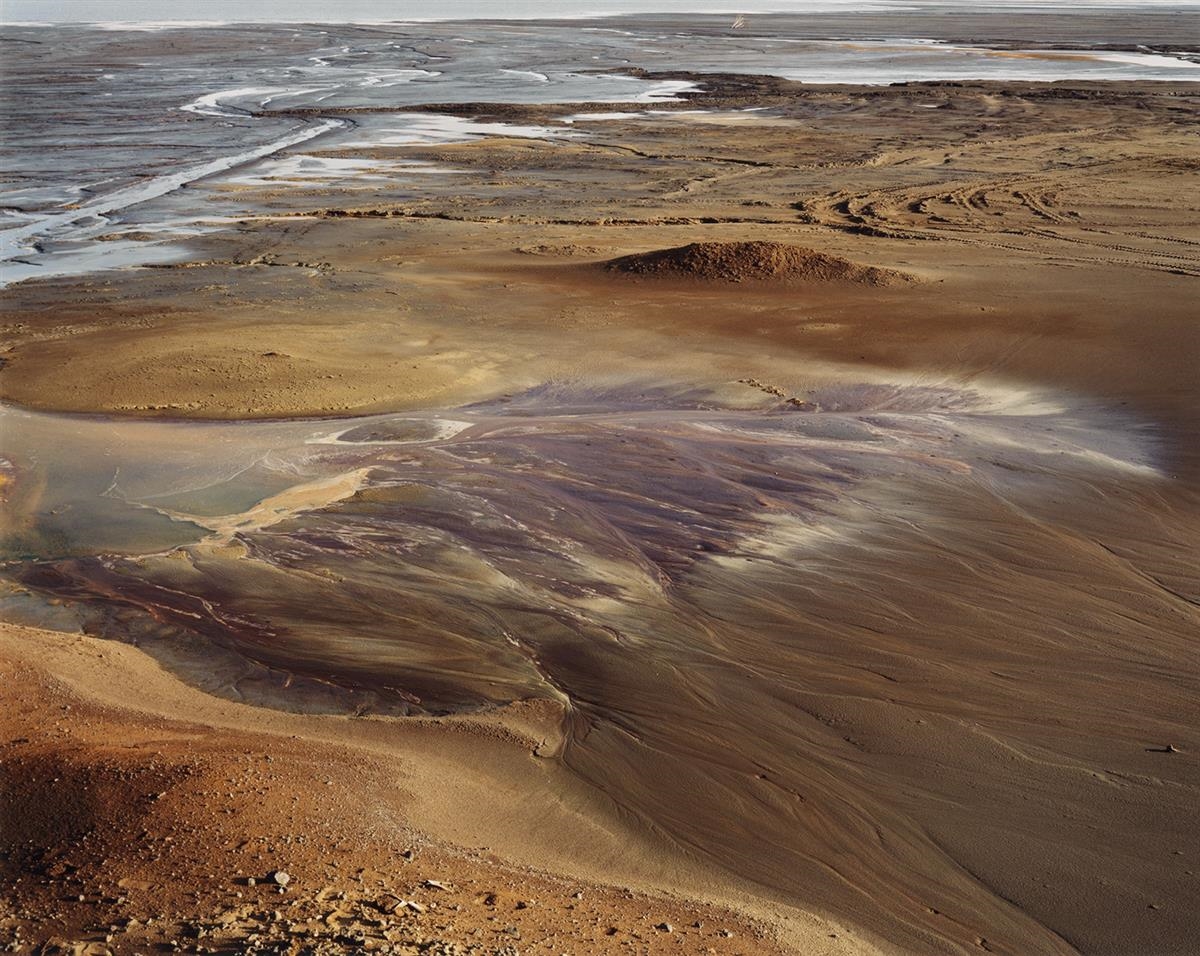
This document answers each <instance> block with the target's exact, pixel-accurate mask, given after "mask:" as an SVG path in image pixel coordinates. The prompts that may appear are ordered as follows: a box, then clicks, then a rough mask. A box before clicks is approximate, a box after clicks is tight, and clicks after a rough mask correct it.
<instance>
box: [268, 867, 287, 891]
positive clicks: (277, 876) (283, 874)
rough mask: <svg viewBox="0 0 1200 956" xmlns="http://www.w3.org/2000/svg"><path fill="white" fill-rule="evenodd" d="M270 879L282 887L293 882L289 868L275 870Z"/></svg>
mask: <svg viewBox="0 0 1200 956" xmlns="http://www.w3.org/2000/svg"><path fill="white" fill-rule="evenodd" d="M270 880H271V882H272V883H274V884H275V885H276V886H278V887H280V888H282V887H285V886H287V885H288V884H289V883H290V882H292V878H291V876H290V875H289V874H288V872H287V870H275V871H274V872H273V873H272V874H271V876H270Z"/></svg>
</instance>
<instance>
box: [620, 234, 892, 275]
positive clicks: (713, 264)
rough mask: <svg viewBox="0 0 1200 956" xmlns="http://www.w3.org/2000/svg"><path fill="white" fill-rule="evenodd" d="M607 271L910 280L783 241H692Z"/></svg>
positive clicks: (644, 254)
mask: <svg viewBox="0 0 1200 956" xmlns="http://www.w3.org/2000/svg"><path fill="white" fill-rule="evenodd" d="M604 268H605V269H607V270H608V271H610V272H622V273H625V274H627V275H638V276H649V277H656V278H663V279H693V280H698V281H702V282H755V281H759V282H761V281H773V282H797V281H801V282H849V283H854V284H856V285H873V286H884V285H896V284H899V283H902V282H912V281H913V276H910V275H907V274H906V273H903V272H896V271H894V270H892V269H880V268H877V267H875V266H864V265H860V264H859V263H857V262H851V261H850V260H849V259H843V258H841V257H840V256H831V255H828V254H827V253H824V252H817V251H816V250H814V249H806V248H804V247H803V246H794V245H789V244H787V243H783V242H693V243H692V244H691V245H687V246H678V247H677V248H674V249H656V250H654V251H653V252H641V253H637V254H636V255H631V256H622V257H621V258H619V259H612V260H610V261H608V262H606V263H605V264H604Z"/></svg>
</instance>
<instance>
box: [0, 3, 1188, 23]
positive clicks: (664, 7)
mask: <svg viewBox="0 0 1200 956" xmlns="http://www.w3.org/2000/svg"><path fill="white" fill-rule="evenodd" d="M1147 7H1157V8H1191V9H1197V8H1200V0H1182V2H1181V0H1052V2H1046V0H748V2H740V0H556V2H553V3H549V2H546V0H503V2H499V0H441V2H439V3H437V4H431V3H428V2H426V0H341V2H340V3H337V4H333V5H331V4H330V3H329V2H328V0H251V2H246V0H207V2H205V3H200V4H198V3H195V2H194V0H186V2H185V0H3V2H2V3H0V22H5V23H14V22H43V23H63V22H66V23H106V22H130V21H132V22H139V23H145V24H154V23H167V22H172V23H178V22H193V23H199V22H204V23H211V22H213V21H232V22H250V21H266V22H339V23H349V22H362V21H392V20H457V19H501V20H525V19H553V18H564V17H570V18H573V17H590V16H604V15H610V14H611V15H616V14H638V13H678V14H686V13H693V14H715V13H729V14H749V13H801V14H803V13H836V12H847V13H862V12H868V11H896V12H901V11H905V10H922V9H940V8H955V9H967V10H990V9H1002V10H1004V9H1011V10H1039V11H1046V12H1049V11H1060V12H1061V11H1066V10H1080V11H1084V10H1096V9H1103V10H1118V9H1121V8H1137V9H1145V8H1147Z"/></svg>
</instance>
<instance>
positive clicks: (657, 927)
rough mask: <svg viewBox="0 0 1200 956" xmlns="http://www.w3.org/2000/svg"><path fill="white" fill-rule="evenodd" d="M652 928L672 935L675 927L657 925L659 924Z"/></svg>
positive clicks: (667, 924) (668, 924) (664, 924)
mask: <svg viewBox="0 0 1200 956" xmlns="http://www.w3.org/2000/svg"><path fill="white" fill-rule="evenodd" d="M654 928H655V929H659V930H662V931H663V932H664V933H673V932H675V927H674V926H672V925H671V924H670V923H659V924H658V925H657V926H655V927H654Z"/></svg>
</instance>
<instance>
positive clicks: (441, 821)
mask: <svg viewBox="0 0 1200 956" xmlns="http://www.w3.org/2000/svg"><path fill="white" fill-rule="evenodd" d="M0 669H2V674H3V679H4V681H5V683H6V685H7V686H10V687H13V686H19V687H20V688H21V689H22V692H21V694H20V695H19V696H18V695H12V694H6V695H5V697H4V701H3V705H2V707H3V710H2V719H3V721H4V726H5V733H6V735H7V734H9V733H10V731H13V730H15V729H22V730H23V731H24V732H26V733H27V736H22V737H7V738H6V740H5V742H4V744H3V746H2V750H0V761H2V762H0V767H2V768H3V774H2V776H0V794H2V795H3V801H4V807H5V813H4V815H3V817H2V818H0V847H2V849H3V858H2V859H3V868H2V869H0V879H2V880H3V891H4V895H5V898H6V901H7V902H8V904H9V908H8V910H7V912H6V913H4V914H3V915H0V932H3V933H4V938H5V939H6V940H7V941H11V942H16V943H18V944H21V943H24V944H26V945H28V944H29V943H30V942H32V943H34V944H42V943H49V945H48V946H47V947H46V948H44V949H39V950H38V951H39V952H47V953H52V952H53V953H59V952H61V953H69V952H78V953H93V952H94V953H101V952H107V951H110V950H111V951H114V952H130V953H131V952H137V951H143V952H144V951H148V950H149V951H155V950H159V949H166V948H168V946H169V948H171V949H182V950H184V951H188V952H210V953H241V952H256V953H288V952H296V951H297V947H298V946H302V947H307V948H305V949H304V950H303V951H305V952H313V953H320V952H346V951H364V950H365V951H370V952H383V953H387V952H391V953H443V954H454V953H468V952H469V953H503V954H511V953H516V952H539V951H541V952H562V951H570V952H574V953H593V952H628V953H647V954H653V953H677V952H680V951H684V952H711V953H728V954H734V953H745V954H748V953H764V954H770V953H780V952H784V951H785V949H784V948H783V947H782V946H781V945H780V943H779V942H777V941H776V940H775V939H774V938H773V935H774V933H775V932H777V930H771V929H768V928H766V927H765V926H764V925H763V924H762V923H759V924H757V925H756V924H752V923H749V922H747V920H746V918H745V916H739V915H735V914H734V913H731V912H729V911H728V910H726V909H723V908H721V907H714V906H711V905H704V904H701V903H697V902H695V901H694V900H691V901H681V900H679V899H671V898H666V897H663V896H661V895H655V896H651V895H647V894H645V893H644V892H638V891H634V890H631V889H628V888H624V887H622V888H613V887H611V886H599V885H596V884H595V883H594V882H590V881H588V880H587V879H586V878H585V877H582V876H581V875H576V876H574V877H573V878H572V877H569V876H553V875H550V874H548V873H546V872H545V871H538V870H534V869H529V868H520V869H518V868H514V867H513V866H511V865H505V864H503V863H501V862H500V861H499V860H498V858H497V855H496V852H495V851H494V849H493V846H494V841H496V840H497V839H500V840H503V839H504V837H503V833H504V831H505V830H509V829H510V828H511V829H517V828H520V827H523V826H525V825H528V821H529V818H530V817H531V816H532V814H531V812H530V807H529V806H528V805H529V804H534V805H538V804H540V806H539V807H538V810H539V816H540V825H539V826H538V830H539V832H540V833H541V836H540V837H539V839H538V840H537V841H534V842H537V843H541V844H542V845H543V847H553V848H554V849H553V850H551V851H550V852H551V853H554V854H557V855H558V856H559V859H557V860H555V862H556V863H557V864H558V866H557V867H556V869H557V870H558V871H559V872H560V873H561V872H563V871H575V873H576V874H583V873H590V874H592V875H593V876H595V875H599V874H601V873H607V875H609V876H612V875H614V874H613V871H612V870H608V869H606V868H604V867H601V866H600V865H599V864H600V863H601V857H602V855H603V854H606V853H607V854H613V853H614V852H615V851H617V850H618V849H619V847H618V846H616V845H615V844H614V840H616V839H618V836H617V833H616V832H610V833H605V832H597V831H596V829H595V828H594V822H595V821H593V820H589V821H586V822H584V821H572V820H571V819H570V818H571V817H572V816H573V814H574V813H577V812H578V810H577V809H575V810H572V809H570V808H569V807H568V806H565V805H563V804H561V803H558V802H557V801H554V803H555V804H557V805H550V804H549V802H548V801H546V800H545V798H544V797H543V796H540V795H539V794H544V795H545V796H546V797H548V796H549V795H550V793H552V792H553V790H552V788H548V787H547V782H546V781H545V780H542V781H538V780H537V778H538V777H539V776H542V775H543V774H542V773H541V771H540V770H539V769H537V767H536V766H535V764H536V763H537V760H536V756H534V755H533V754H532V752H533V751H535V750H536V748H537V746H538V744H537V741H536V740H534V739H533V738H532V737H529V736H527V734H529V733H530V731H536V729H537V728H538V726H539V724H540V723H543V722H545V720H544V716H542V717H539V715H537V714H536V713H534V714H522V713H521V711H520V709H519V708H518V710H517V712H516V713H514V714H512V715H509V716H501V717H499V718H498V719H493V720H487V721H484V720H480V721H474V722H473V721H457V722H450V723H448V724H444V725H438V724H430V723H420V722H417V721H406V722H403V723H401V724H396V723H394V722H391V723H388V724H386V725H381V724H379V723H376V722H372V721H358V722H354V721H349V720H347V719H344V718H330V719H328V720H325V721H313V720H312V719H311V718H307V719H306V718H299V717H296V716H292V715H287V714H281V713H273V712H270V711H264V710H262V709H259V708H252V707H246V706H241V705H236V704H230V703H225V702H219V701H216V700H214V699H213V698H211V697H209V696H207V695H205V694H202V693H199V692H197V691H194V690H192V689H190V688H188V687H187V686H186V685H183V684H181V683H179V682H178V681H176V680H174V679H173V678H171V677H170V676H169V675H167V674H165V673H163V672H162V671H161V670H159V669H158V668H157V667H155V666H154V665H153V664H151V663H149V662H147V661H146V660H145V659H144V658H143V657H142V656H141V655H140V654H139V653H138V652H137V651H136V650H134V649H133V648H129V647H125V646H121V645H119V644H113V643H111V642H105V641H96V640H92V639H88V638H68V639H64V636H63V635H61V634H50V633H45V632H38V631H34V630H30V629H27V628H14V627H10V626H5V628H4V629H3V630H2V631H0ZM550 726H551V727H552V726H553V724H552V722H551V723H550ZM484 768H486V769H484ZM481 771H482V772H481ZM481 785H482V788H483V790H486V796H487V804H486V809H485V810H484V813H483V816H479V815H478V814H476V815H475V816H476V818H475V819H472V814H471V813H470V811H469V810H468V809H467V806H466V805H467V800H466V799H464V796H465V793H464V792H473V793H474V794H475V795H476V799H478V798H479V797H480V796H482V795H483V793H482V791H481ZM431 808H432V809H431ZM483 817H486V819H484V818H483ZM414 820H416V821H419V822H420V823H421V824H422V827H421V829H420V831H418V830H416V829H414V827H413V826H412V823H413V821H414ZM516 820H521V821H522V822H521V823H520V824H515V821H516ZM514 824H515V826H514ZM613 826H614V831H616V830H617V829H618V828H619V823H614V824H613ZM555 831H557V832H555ZM437 832H442V833H445V834H447V835H448V836H450V837H452V838H453V839H454V840H455V841H456V842H455V843H454V844H447V843H441V842H438V841H437V840H436V839H433V838H431V837H430V833H437ZM552 833H553V835H551V834H552ZM471 837H479V838H481V840H482V841H484V842H478V843H476V842H470V841H471ZM522 842H525V843H527V844H528V843H529V841H528V840H527V839H524V838H522ZM464 844H465V845H464ZM591 854H596V855H594V856H593V855H591ZM626 859H627V860H628V859H629V858H626ZM279 871H282V872H284V873H286V874H287V875H286V877H284V880H285V881H286V882H285V886H284V887H283V888H281V887H280V885H279V881H278V880H277V879H275V875H276V874H277V873H278V872H279ZM685 873H686V869H685V870H684V871H683V872H680V871H676V872H675V874H674V877H675V878H676V879H678V880H679V881H680V883H681V885H685V886H686V885H687V883H686V881H687V877H686V875H684V874H685ZM668 879H670V878H669V877H666V875H665V872H664V873H660V874H658V880H659V882H660V883H665V882H667V880H668ZM692 889H693V891H694V890H695V888H694V887H693V888H692ZM792 933H793V934H794V938H793V943H795V942H797V941H801V942H802V944H803V946H804V948H805V950H806V951H808V952H821V953H854V952H867V951H869V950H868V949H866V948H862V947H861V946H860V945H855V944H854V943H853V941H852V938H851V937H850V936H849V934H846V933H845V932H839V931H838V929H837V928H836V927H835V926H833V925H830V924H821V923H818V922H817V921H815V920H809V921H806V923H805V922H801V921H799V920H793V926H792ZM16 951H21V946H19V945H18V947H17V950H16Z"/></svg>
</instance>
